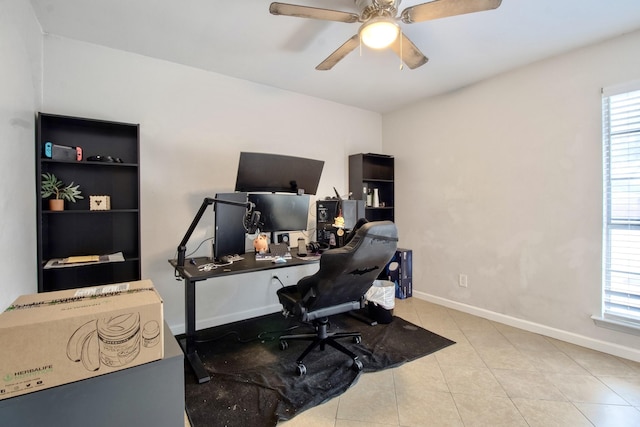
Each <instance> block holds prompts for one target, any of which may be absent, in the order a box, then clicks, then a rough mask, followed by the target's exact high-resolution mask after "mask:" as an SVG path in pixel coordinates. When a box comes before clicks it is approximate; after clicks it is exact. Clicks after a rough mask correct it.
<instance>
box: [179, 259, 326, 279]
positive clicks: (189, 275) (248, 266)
mask: <svg viewBox="0 0 640 427" xmlns="http://www.w3.org/2000/svg"><path fill="white" fill-rule="evenodd" d="M242 257H243V259H241V260H239V261H234V262H233V263H232V264H229V265H219V266H217V267H216V268H214V269H212V270H209V271H200V270H199V267H201V266H203V265H205V264H211V263H212V262H211V260H210V258H207V257H198V258H187V260H186V262H185V264H184V267H177V263H178V261H177V260H176V259H170V260H169V264H171V265H172V266H173V267H174V268H175V269H176V271H177V272H178V274H179V275H180V277H182V278H184V279H189V280H191V281H192V282H197V281H200V280H207V279H211V278H213V277H219V276H227V275H232V274H241V273H251V272H254V271H262V270H271V269H274V268H282V267H293V266H298V265H307V264H310V263H317V262H318V259H317V258H312V257H308V258H299V257H297V256H295V255H293V256H292V257H291V259H288V260H287V262H284V263H274V262H272V261H267V260H261V261H256V258H255V254H254V253H253V252H247V253H246V254H244V255H242ZM192 259H193V260H194V261H195V264H192V263H191V262H190V261H191V260H192Z"/></svg>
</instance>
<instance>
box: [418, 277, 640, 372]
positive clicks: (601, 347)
mask: <svg viewBox="0 0 640 427" xmlns="http://www.w3.org/2000/svg"><path fill="white" fill-rule="evenodd" d="M413 296H414V297H416V298H419V299H422V300H425V301H429V302H432V303H434V304H438V305H442V306H444V307H448V308H452V309H454V310H459V311H462V312H465V313H469V314H473V315H474V316H478V317H482V318H484V319H488V320H493V321H495V322H499V323H504V324H505V325H509V326H513V327H514V328H519V329H523V330H525V331H529V332H534V333H536V334H540V335H545V336H548V337H551V338H555V339H558V340H562V341H566V342H569V343H571V344H575V345H579V346H582V347H586V348H590V349H592V350H597V351H601V352H603V353H608V354H611V355H613V356H618V357H622V358H624V359H629V360H633V361H635V362H640V350H638V349H634V348H631V347H626V346H623V345H620V344H614V343H610V342H606V341H602V340H598V339H594V338H589V337H586V336H584V335H579V334H575V333H573V332H568V331H563V330H562V329H556V328H552V327H550V326H545V325H541V324H539V323H534V322H530V321H528V320H522V319H518V318H516V317H511V316H507V315H505V314H501V313H496V312H494V311H490V310H486V309H484V308H478V307H474V306H472V305H468V304H464V303H461V302H457V301H452V300H449V299H446V298H442V297H437V296H435V295H430V294H427V293H425V292H420V291H416V290H415V289H414V291H413Z"/></svg>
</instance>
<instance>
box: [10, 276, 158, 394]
mask: <svg viewBox="0 0 640 427" xmlns="http://www.w3.org/2000/svg"><path fill="white" fill-rule="evenodd" d="M163 331H164V319H163V309H162V298H160V295H159V294H158V292H157V291H156V289H155V288H154V287H153V283H152V282H151V281H150V280H141V281H136V282H128V283H118V284H113V285H103V286H96V287H90V288H80V289H71V290H66V291H56V292H48V293H41V294H33V295H23V296H21V297H19V298H18V299H17V300H15V301H14V303H13V304H12V305H11V306H10V307H9V308H8V309H7V310H6V311H5V312H4V313H2V314H0V361H1V362H0V378H1V380H0V400H1V399H7V398H10V397H14V396H20V395H22V394H26V393H30V392H34V391H38V390H43V389H46V388H50V387H55V386H58V385H61V384H66V383H70V382H74V381H78V380H82V379H85V378H90V377H95V376H98V375H104V374H108V373H110V372H114V371H118V370H121V369H125V368H130V367H132V366H136V365H141V364H143V363H147V362H152V361H154V360H159V359H162V357H163V356H164V355H163V352H164V336H163Z"/></svg>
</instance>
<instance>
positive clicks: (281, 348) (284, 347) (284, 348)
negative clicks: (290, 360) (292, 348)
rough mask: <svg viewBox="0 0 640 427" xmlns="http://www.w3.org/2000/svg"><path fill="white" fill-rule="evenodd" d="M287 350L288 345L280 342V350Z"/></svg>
mask: <svg viewBox="0 0 640 427" xmlns="http://www.w3.org/2000/svg"><path fill="white" fill-rule="evenodd" d="M287 348H289V343H288V342H286V341H280V350H283V351H284V350H286V349H287Z"/></svg>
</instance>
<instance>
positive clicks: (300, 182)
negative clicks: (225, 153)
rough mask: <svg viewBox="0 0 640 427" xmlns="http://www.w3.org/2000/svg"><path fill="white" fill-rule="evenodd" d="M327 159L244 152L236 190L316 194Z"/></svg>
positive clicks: (239, 165)
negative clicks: (301, 191)
mask: <svg viewBox="0 0 640 427" xmlns="http://www.w3.org/2000/svg"><path fill="white" fill-rule="evenodd" d="M323 167H324V161H321V160H313V159H305V158H302V157H293V156H283V155H280V154H268V153H245V152H242V153H240V162H239V164H238V176H237V178H236V191H244V192H249V193H250V192H260V191H264V192H271V193H298V192H299V191H300V190H303V192H304V193H305V194H316V191H318V184H319V183H320V175H321V174H322V168H323Z"/></svg>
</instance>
